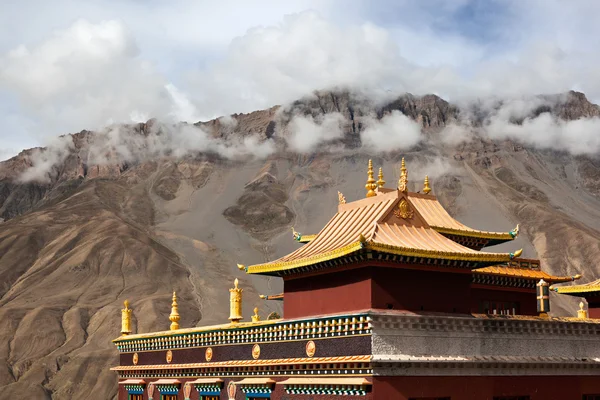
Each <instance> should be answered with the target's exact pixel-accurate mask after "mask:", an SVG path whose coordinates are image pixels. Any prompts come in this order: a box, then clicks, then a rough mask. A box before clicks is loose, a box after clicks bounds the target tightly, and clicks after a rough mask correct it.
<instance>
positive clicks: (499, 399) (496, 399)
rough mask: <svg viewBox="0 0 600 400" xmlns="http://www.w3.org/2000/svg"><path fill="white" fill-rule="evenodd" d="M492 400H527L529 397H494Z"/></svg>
mask: <svg viewBox="0 0 600 400" xmlns="http://www.w3.org/2000/svg"><path fill="white" fill-rule="evenodd" d="M494 400H529V396H499V397H498V396H495V397H494Z"/></svg>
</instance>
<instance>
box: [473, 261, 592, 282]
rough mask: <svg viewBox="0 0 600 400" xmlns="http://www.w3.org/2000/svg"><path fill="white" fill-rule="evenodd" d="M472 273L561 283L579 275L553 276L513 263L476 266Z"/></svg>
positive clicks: (574, 278) (577, 277) (572, 279)
mask: <svg viewBox="0 0 600 400" xmlns="http://www.w3.org/2000/svg"><path fill="white" fill-rule="evenodd" d="M473 273H474V274H481V275H496V276H506V277H511V278H524V279H532V280H536V281H539V280H540V279H543V280H545V281H546V282H550V283H561V282H571V281H574V280H576V279H579V278H580V277H581V276H580V275H575V276H553V275H550V274H547V273H546V272H544V271H541V270H535V269H531V268H522V267H517V266H514V265H507V264H503V265H493V266H490V267H485V268H478V269H475V270H473Z"/></svg>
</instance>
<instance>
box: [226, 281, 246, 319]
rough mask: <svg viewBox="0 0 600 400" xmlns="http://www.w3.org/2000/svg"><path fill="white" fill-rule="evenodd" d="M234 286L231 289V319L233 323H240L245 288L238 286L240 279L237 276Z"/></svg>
mask: <svg viewBox="0 0 600 400" xmlns="http://www.w3.org/2000/svg"><path fill="white" fill-rule="evenodd" d="M233 284H234V287H233V288H232V289H229V293H230V296H229V320H230V321H231V323H232V324H237V323H239V322H240V321H241V320H242V319H243V317H242V292H243V291H244V289H240V288H239V287H238V284H239V281H238V279H237V278H235V281H233Z"/></svg>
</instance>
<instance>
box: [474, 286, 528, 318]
mask: <svg viewBox="0 0 600 400" xmlns="http://www.w3.org/2000/svg"><path fill="white" fill-rule="evenodd" d="M484 301H488V302H504V303H509V302H510V303H518V304H519V307H518V310H517V314H520V315H538V312H537V303H536V294H535V291H531V292H529V293H527V292H523V291H516V290H512V291H511V290H494V289H493V288H492V287H490V288H484V287H474V288H472V289H471V312H472V313H480V312H481V310H480V304H481V303H482V302H484Z"/></svg>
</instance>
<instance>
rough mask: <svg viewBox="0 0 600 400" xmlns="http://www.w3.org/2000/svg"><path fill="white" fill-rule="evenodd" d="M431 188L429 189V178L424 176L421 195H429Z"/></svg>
mask: <svg viewBox="0 0 600 400" xmlns="http://www.w3.org/2000/svg"><path fill="white" fill-rule="evenodd" d="M429 192H431V188H430V187H429V176H427V175H425V182H423V193H425V194H429Z"/></svg>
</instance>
